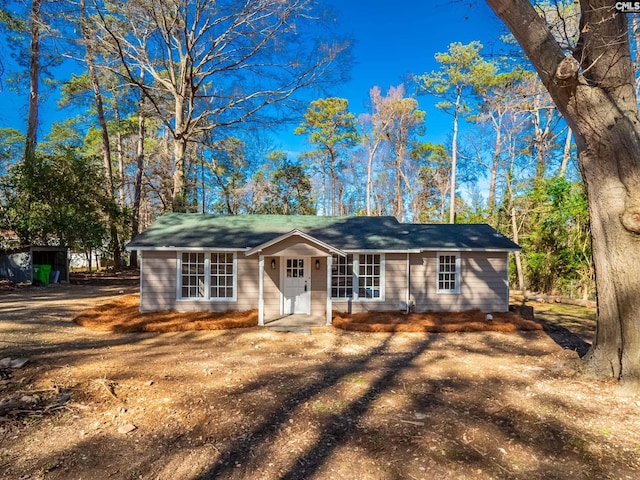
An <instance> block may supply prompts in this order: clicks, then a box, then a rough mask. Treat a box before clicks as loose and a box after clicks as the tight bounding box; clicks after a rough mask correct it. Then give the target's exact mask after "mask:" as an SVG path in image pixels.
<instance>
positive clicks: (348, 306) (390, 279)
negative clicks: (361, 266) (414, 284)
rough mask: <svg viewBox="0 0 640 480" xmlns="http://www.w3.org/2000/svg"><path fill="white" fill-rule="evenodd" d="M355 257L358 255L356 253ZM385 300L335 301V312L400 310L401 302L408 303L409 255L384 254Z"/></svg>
mask: <svg viewBox="0 0 640 480" xmlns="http://www.w3.org/2000/svg"><path fill="white" fill-rule="evenodd" d="M354 255H358V254H357V253H355V254H354ZM383 280H384V300H371V299H358V300H346V299H334V300H333V310H334V311H336V312H344V313H359V312H372V311H390V310H399V309H400V302H403V301H406V295H407V293H406V292H407V290H406V283H407V255H406V253H385V254H384V279H383Z"/></svg>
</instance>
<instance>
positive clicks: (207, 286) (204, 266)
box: [178, 252, 237, 301]
mask: <svg viewBox="0 0 640 480" xmlns="http://www.w3.org/2000/svg"><path fill="white" fill-rule="evenodd" d="M178 272H179V273H178V279H179V282H180V285H179V286H178V296H179V298H180V299H184V300H231V301H233V300H235V298H236V292H235V287H236V281H237V280H236V256H235V254H234V253H232V252H211V253H208V252H182V253H179V254H178Z"/></svg>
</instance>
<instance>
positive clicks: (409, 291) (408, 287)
mask: <svg viewBox="0 0 640 480" xmlns="http://www.w3.org/2000/svg"><path fill="white" fill-rule="evenodd" d="M410 255H411V254H410V253H409V252H407V312H406V313H407V314H409V312H410V311H411V304H410V303H409V302H410V301H411V270H410V267H411V262H410V261H409V259H410Z"/></svg>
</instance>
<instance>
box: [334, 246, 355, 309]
mask: <svg viewBox="0 0 640 480" xmlns="http://www.w3.org/2000/svg"><path fill="white" fill-rule="evenodd" d="M331 268H332V271H331V298H352V297H353V255H347V256H346V257H342V256H338V255H334V256H333V264H332V267H331Z"/></svg>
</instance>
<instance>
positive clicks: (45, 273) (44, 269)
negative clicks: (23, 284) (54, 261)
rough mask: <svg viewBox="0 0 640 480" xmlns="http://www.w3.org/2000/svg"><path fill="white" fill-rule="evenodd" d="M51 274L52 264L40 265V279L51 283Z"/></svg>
mask: <svg viewBox="0 0 640 480" xmlns="http://www.w3.org/2000/svg"><path fill="white" fill-rule="evenodd" d="M50 274H51V265H40V272H39V275H38V280H40V281H41V282H42V283H44V284H45V285H49V275H50Z"/></svg>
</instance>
